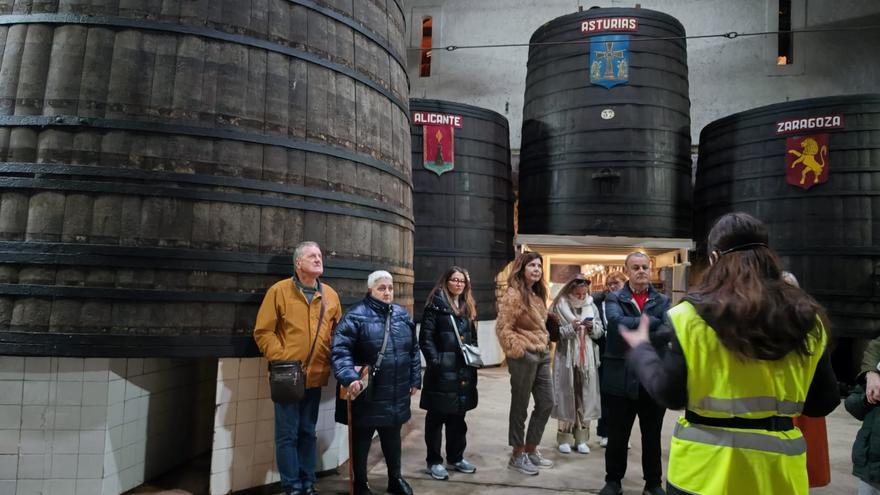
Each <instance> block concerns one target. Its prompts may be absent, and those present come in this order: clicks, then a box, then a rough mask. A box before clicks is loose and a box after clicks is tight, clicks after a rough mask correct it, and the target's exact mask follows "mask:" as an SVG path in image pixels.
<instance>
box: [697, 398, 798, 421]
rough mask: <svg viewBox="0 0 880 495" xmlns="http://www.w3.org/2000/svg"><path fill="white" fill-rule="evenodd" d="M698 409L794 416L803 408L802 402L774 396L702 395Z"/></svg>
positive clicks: (738, 414) (734, 413)
mask: <svg viewBox="0 0 880 495" xmlns="http://www.w3.org/2000/svg"><path fill="white" fill-rule="evenodd" d="M696 406H697V407H698V408H699V409H702V410H707V411H716V412H725V413H729V414H732V415H734V416H740V415H743V414H746V413H771V414H772V415H779V416H794V415H798V414H800V413H801V411H803V410H804V403H803V402H795V401H791V400H784V399H777V398H776V397H738V398H736V399H722V398H720V397H703V398H702V399H701V400H699V401H698V402H697V404H696Z"/></svg>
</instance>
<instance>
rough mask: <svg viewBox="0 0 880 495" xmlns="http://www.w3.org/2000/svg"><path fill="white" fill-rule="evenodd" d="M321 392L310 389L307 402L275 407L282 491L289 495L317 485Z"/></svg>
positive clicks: (276, 440)
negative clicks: (316, 430)
mask: <svg viewBox="0 0 880 495" xmlns="http://www.w3.org/2000/svg"><path fill="white" fill-rule="evenodd" d="M320 405H321V388H320V387H317V388H307V389H306V395H305V397H303V400H301V401H299V402H294V403H291V404H279V403H277V402H276V403H275V460H276V462H277V463H278V471H279V472H280V474H281V488H282V489H284V490H285V491H287V492H290V491H293V490H307V489H308V488H310V487H312V486H314V485H315V463H316V462H317V457H318V453H317V448H318V442H317V437H316V435H315V425H316V424H317V423H318V406H320Z"/></svg>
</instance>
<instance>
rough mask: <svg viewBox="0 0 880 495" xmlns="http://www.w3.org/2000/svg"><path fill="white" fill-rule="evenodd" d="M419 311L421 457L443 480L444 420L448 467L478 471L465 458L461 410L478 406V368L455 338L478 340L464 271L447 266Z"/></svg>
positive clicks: (469, 341)
mask: <svg viewBox="0 0 880 495" xmlns="http://www.w3.org/2000/svg"><path fill="white" fill-rule="evenodd" d="M422 315H423V316H422V327H421V331H420V333H419V347H420V348H421V350H422V354H424V356H425V363H426V364H427V368H426V369H425V380H424V385H423V388H422V398H421V401H420V403H419V406H420V407H421V408H422V409H425V410H426V411H428V412H427V413H426V414H425V444H426V446H427V448H428V456H427V458H426V459H425V460H426V462H427V466H428V467H427V470H428V474H430V475H431V477H433V478H434V479H437V480H445V479H448V478H449V472H448V471H447V470H446V468H445V467H444V466H443V456H442V455H440V444H441V443H442V441H443V426H444V425H445V426H446V462H447V464H448V466H449V468H451V469H454V470H456V471H458V472H461V473H468V474H470V473H473V472H476V470H477V468H476V467H475V466H474V465H473V464H471V463H470V462H468V461H467V460H466V459H465V458H464V449H465V447H466V446H467V439H466V435H467V423H465V420H464V415H465V412H467V411H470V410H471V409H473V408H475V407H477V369H476V368H473V367H471V366H467V365H466V364H465V361H464V355H463V354H462V351H461V345H460V344H459V340H458V338H459V337H458V336H461V339H462V342H463V343H465V344H469V345H474V346H475V345H477V329H476V325H475V321H474V320H476V316H477V310H476V306H475V305H474V298H473V296H471V282H470V279H469V278H468V275H467V270H465V269H464V268H460V267H457V266H452V267H450V268H449V269H448V270H446V272H444V273H443V275H442V276H441V277H440V280H438V281H437V285H436V286H434V289H433V290H432V291H431V293H430V294H429V295H428V298H427V303H426V304H425V311H424V312H423V313H422ZM456 334H457V335H456Z"/></svg>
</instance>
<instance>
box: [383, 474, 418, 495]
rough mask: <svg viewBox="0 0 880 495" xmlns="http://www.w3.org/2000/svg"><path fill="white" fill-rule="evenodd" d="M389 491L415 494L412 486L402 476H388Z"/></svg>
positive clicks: (405, 494) (404, 494)
mask: <svg viewBox="0 0 880 495" xmlns="http://www.w3.org/2000/svg"><path fill="white" fill-rule="evenodd" d="M388 493H396V494H398V495H413V491H412V487H411V486H409V483H407V482H406V480H405V479H403V478H401V477H400V476H397V477H394V478H388Z"/></svg>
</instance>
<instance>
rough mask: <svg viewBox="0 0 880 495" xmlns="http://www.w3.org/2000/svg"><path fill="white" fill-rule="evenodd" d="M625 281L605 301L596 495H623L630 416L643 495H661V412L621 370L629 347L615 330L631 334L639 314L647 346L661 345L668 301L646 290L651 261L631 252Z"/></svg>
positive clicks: (630, 374)
mask: <svg viewBox="0 0 880 495" xmlns="http://www.w3.org/2000/svg"><path fill="white" fill-rule="evenodd" d="M624 265H625V268H626V272H627V276H629V282H627V283H626V285H624V287H623V288H622V289H620V290H619V291H618V292H613V293H610V294H608V296H607V297H606V299H605V317H606V319H607V320H608V327H607V328H606V333H605V335H606V339H607V340H606V343H605V353H604V354H603V356H602V367H603V370H602V378H601V380H602V381H601V383H602V400H603V402H604V405H606V406H607V410H608V448H607V449H606V450H605V487H604V488H602V491H601V492H599V493H600V495H618V494H620V493H622V492H623V490H622V487H621V480H622V479H623V476H624V474H625V473H626V456H627V442H629V435H630V432H631V431H632V426H633V423H634V422H635V418H636V415H638V417H639V427H640V429H641V431H642V472H643V474H644V477H645V490H644V492H643V493H644V494H645V495H665V492H664V491H663V488H662V486H661V477H662V474H663V473H662V469H663V468H662V466H661V464H660V430H661V428H662V426H663V415H664V414H665V413H666V409H664V408H663V406H660V405H659V404H657V403H656V402H655V401H654V399H652V398H651V396H650V395H649V394H648V392H647V391H646V390H645V389H644V387H642V386H641V385H640V384H639V379H638V377H637V376H636V374H635V373H634V372H633V371H632V370H629V369H627V367H626V361H625V359H626V352H627V350H628V349H629V346H628V345H627V344H626V342H625V341H624V340H623V338H622V337H621V336H620V331H619V330H618V325H622V326H624V327H626V328H630V329H635V328H637V327H638V326H639V318H640V317H641V315H643V314H645V315H648V317H649V318H650V321H651V325H650V333H651V341H652V343H654V345H656V346H658V347H660V346H662V342H663V341H664V339H663V333H664V330H661V328H664V329H665V327H663V320H664V318H665V314H666V311H667V310H668V309H669V298H668V297H666V296H664V295H663V294H660V293H659V292H657V291H656V290H655V289H654V287H652V286H651V260H650V258H648V256H647V255H645V254H644V253H639V252H635V253H631V254H630V255H629V256H627V257H626V261H625V262H624Z"/></svg>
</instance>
